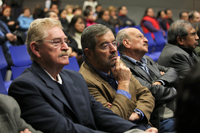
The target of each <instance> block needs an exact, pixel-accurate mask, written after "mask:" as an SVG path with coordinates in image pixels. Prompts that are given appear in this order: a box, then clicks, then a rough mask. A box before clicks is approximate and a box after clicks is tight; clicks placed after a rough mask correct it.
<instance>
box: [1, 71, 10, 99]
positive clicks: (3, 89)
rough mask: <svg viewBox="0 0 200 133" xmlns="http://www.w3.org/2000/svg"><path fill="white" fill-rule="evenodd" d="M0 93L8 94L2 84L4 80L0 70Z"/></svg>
mask: <svg viewBox="0 0 200 133" xmlns="http://www.w3.org/2000/svg"><path fill="white" fill-rule="evenodd" d="M0 93H1V94H6V95H7V94H8V92H7V90H6V87H5V84H4V80H3V78H2V76H1V71H0Z"/></svg>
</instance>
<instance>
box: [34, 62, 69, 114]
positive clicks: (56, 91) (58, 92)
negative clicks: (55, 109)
mask: <svg viewBox="0 0 200 133" xmlns="http://www.w3.org/2000/svg"><path fill="white" fill-rule="evenodd" d="M31 69H32V70H34V71H35V73H36V74H37V75H38V76H39V77H40V78H41V80H43V81H44V82H45V83H46V85H47V87H48V88H49V89H52V95H53V96H54V97H56V98H57V99H58V100H59V101H61V102H62V103H63V104H65V105H66V106H67V107H68V108H69V109H70V110H71V111H72V112H73V110H72V109H71V107H70V105H69V103H68V102H67V100H66V99H65V96H64V95H63V94H62V92H61V90H60V88H59V87H58V85H57V84H56V83H55V82H54V81H53V80H52V79H51V78H50V77H49V75H48V74H47V73H46V72H45V71H44V70H43V69H42V68H41V67H40V66H39V65H38V64H37V63H36V62H33V64H32V66H31Z"/></svg>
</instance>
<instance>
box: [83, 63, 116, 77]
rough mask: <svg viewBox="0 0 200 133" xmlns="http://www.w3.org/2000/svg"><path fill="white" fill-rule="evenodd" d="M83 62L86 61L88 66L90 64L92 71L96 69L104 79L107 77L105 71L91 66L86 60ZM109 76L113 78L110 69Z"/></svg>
mask: <svg viewBox="0 0 200 133" xmlns="http://www.w3.org/2000/svg"><path fill="white" fill-rule="evenodd" d="M85 63H86V64H87V65H88V66H90V67H91V68H92V69H93V70H94V71H96V72H97V73H98V74H99V75H100V76H101V77H102V78H103V79H104V80H107V79H108V77H107V76H108V75H109V74H107V73H105V72H102V71H100V70H98V69H96V68H95V67H93V66H92V65H91V64H90V63H88V62H87V61H85ZM110 76H111V77H112V78H114V77H113V75H112V72H111V71H110Z"/></svg>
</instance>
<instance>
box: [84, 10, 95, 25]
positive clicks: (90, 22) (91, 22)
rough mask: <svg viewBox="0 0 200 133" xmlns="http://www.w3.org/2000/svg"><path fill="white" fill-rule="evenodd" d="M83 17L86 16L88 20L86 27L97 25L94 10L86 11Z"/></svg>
mask: <svg viewBox="0 0 200 133" xmlns="http://www.w3.org/2000/svg"><path fill="white" fill-rule="evenodd" d="M83 15H84V16H85V18H86V27H88V26H90V25H94V24H97V23H95V22H94V20H95V18H94V13H93V11H92V10H90V9H88V10H85V11H84V12H83Z"/></svg>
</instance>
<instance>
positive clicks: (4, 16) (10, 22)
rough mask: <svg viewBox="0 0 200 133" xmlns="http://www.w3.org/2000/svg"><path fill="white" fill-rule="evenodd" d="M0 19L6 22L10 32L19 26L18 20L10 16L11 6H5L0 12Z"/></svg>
mask: <svg viewBox="0 0 200 133" xmlns="http://www.w3.org/2000/svg"><path fill="white" fill-rule="evenodd" d="M0 20H2V21H3V22H4V23H6V24H7V26H8V28H9V29H10V31H11V32H14V31H15V30H16V29H18V28H19V22H18V21H15V20H14V19H13V18H12V16H11V7H10V6H5V7H4V8H3V10H2V11H1V14H0Z"/></svg>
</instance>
